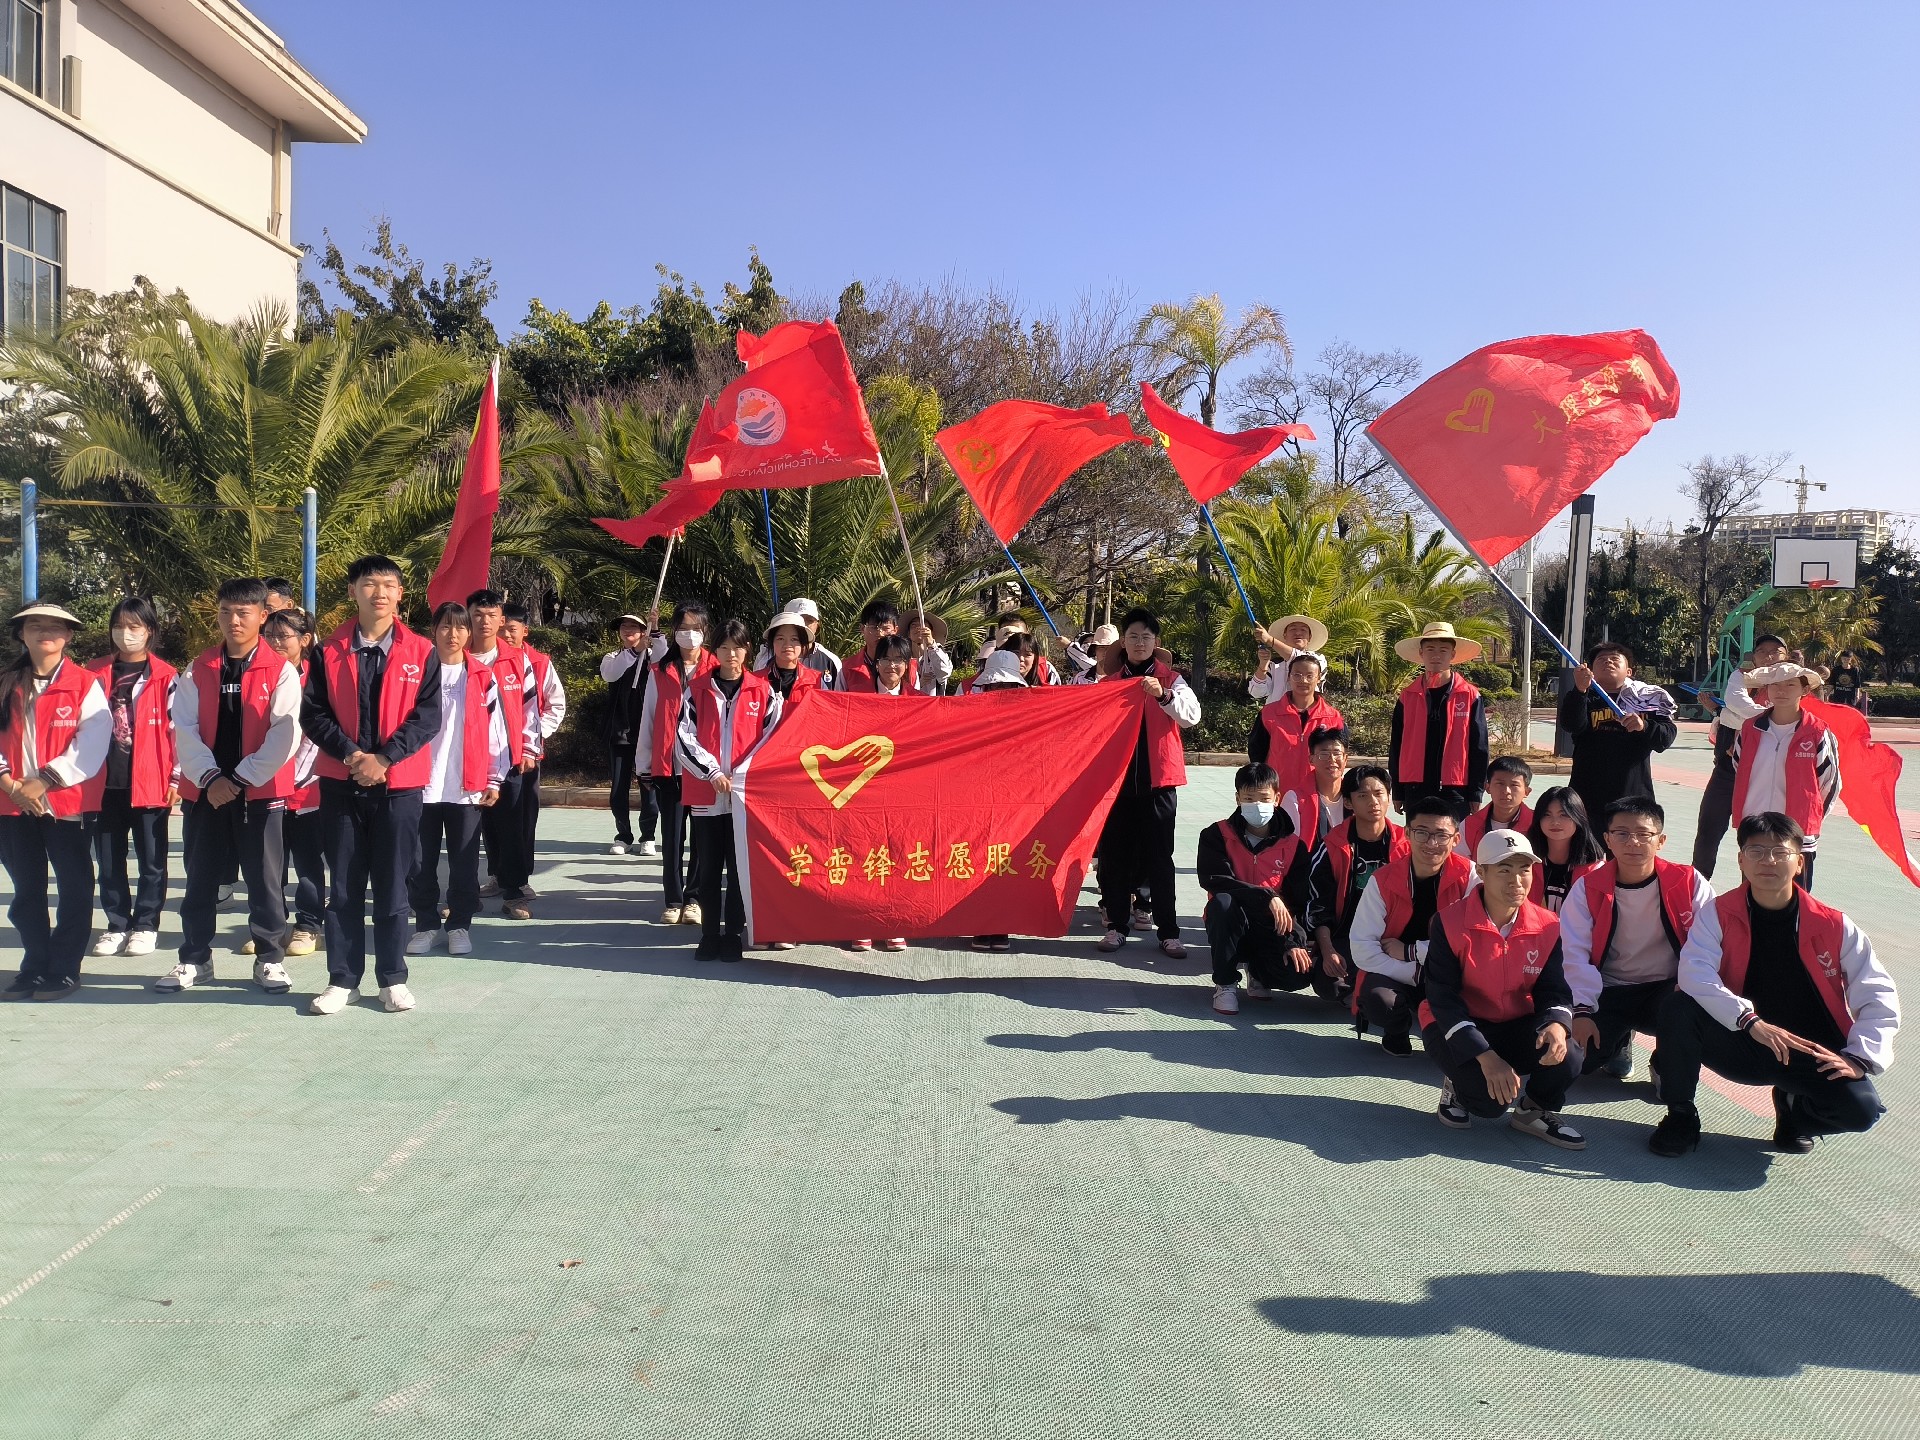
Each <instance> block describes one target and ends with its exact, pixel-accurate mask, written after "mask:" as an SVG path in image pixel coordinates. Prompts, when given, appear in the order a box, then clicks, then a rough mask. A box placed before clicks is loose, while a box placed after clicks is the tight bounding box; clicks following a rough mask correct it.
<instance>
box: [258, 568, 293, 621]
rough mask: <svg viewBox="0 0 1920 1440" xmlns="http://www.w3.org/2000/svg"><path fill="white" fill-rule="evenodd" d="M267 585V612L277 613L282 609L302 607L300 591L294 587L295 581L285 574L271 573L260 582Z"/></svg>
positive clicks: (270, 613)
mask: <svg viewBox="0 0 1920 1440" xmlns="http://www.w3.org/2000/svg"><path fill="white" fill-rule="evenodd" d="M260 583H261V584H262V585H264V586H266V587H267V613H268V614H269V615H276V614H278V613H279V612H280V611H282V610H298V609H299V608H300V592H299V591H298V590H295V589H294V588H293V581H291V580H289V579H287V577H286V576H284V575H269V576H267V578H266V579H264V580H262V581H261V582H260Z"/></svg>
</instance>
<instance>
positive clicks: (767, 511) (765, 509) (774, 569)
mask: <svg viewBox="0 0 1920 1440" xmlns="http://www.w3.org/2000/svg"><path fill="white" fill-rule="evenodd" d="M760 513H761V514H762V515H764V516H766V519H767V578H768V579H769V580H771V581H772V582H773V613H774V614H776V615H778V614H779V613H780V567H779V565H778V564H776V563H775V561H774V558H773V502H772V501H771V500H769V499H768V498H767V492H766V491H764V490H762V491H761V492H760Z"/></svg>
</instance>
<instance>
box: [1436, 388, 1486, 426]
mask: <svg viewBox="0 0 1920 1440" xmlns="http://www.w3.org/2000/svg"><path fill="white" fill-rule="evenodd" d="M1492 428H1493V392H1492V391H1491V390H1469V391H1468V392H1467V398H1466V399H1465V400H1462V401H1461V402H1460V408H1459V409H1458V410H1454V411H1452V412H1450V413H1449V414H1448V415H1447V429H1449V430H1461V431H1464V432H1466V433H1467V434H1469V435H1484V434H1486V433H1487V432H1488V431H1489V430H1491V429H1492Z"/></svg>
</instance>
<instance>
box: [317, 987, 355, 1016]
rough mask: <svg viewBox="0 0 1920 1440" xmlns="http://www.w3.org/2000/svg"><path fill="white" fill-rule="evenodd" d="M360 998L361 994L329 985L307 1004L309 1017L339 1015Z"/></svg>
mask: <svg viewBox="0 0 1920 1440" xmlns="http://www.w3.org/2000/svg"><path fill="white" fill-rule="evenodd" d="M359 998H360V992H359V991H357V990H349V989H347V987H346V986H344V985H329V986H327V988H326V989H324V990H322V991H321V992H320V993H319V994H318V995H316V996H314V997H313V999H312V1000H310V1001H308V1002H307V1013H308V1014H309V1015H338V1014H339V1013H340V1012H341V1011H342V1010H344V1009H346V1008H347V1006H349V1005H351V1004H352V1003H353V1002H354V1001H356V1000H358V999H359Z"/></svg>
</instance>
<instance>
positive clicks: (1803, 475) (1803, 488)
mask: <svg viewBox="0 0 1920 1440" xmlns="http://www.w3.org/2000/svg"><path fill="white" fill-rule="evenodd" d="M1780 483H1781V484H1782V485H1791V486H1793V488H1794V489H1795V490H1797V491H1799V493H1800V508H1799V510H1798V512H1796V513H1798V514H1801V515H1804V514H1806V513H1807V491H1809V490H1818V491H1819V492H1820V493H1821V494H1823V495H1824V494H1825V493H1826V490H1827V482H1826V481H1824V480H1809V479H1808V478H1807V467H1806V466H1804V465H1802V466H1801V467H1800V478H1799V479H1798V480H1788V479H1786V478H1785V477H1780Z"/></svg>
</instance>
